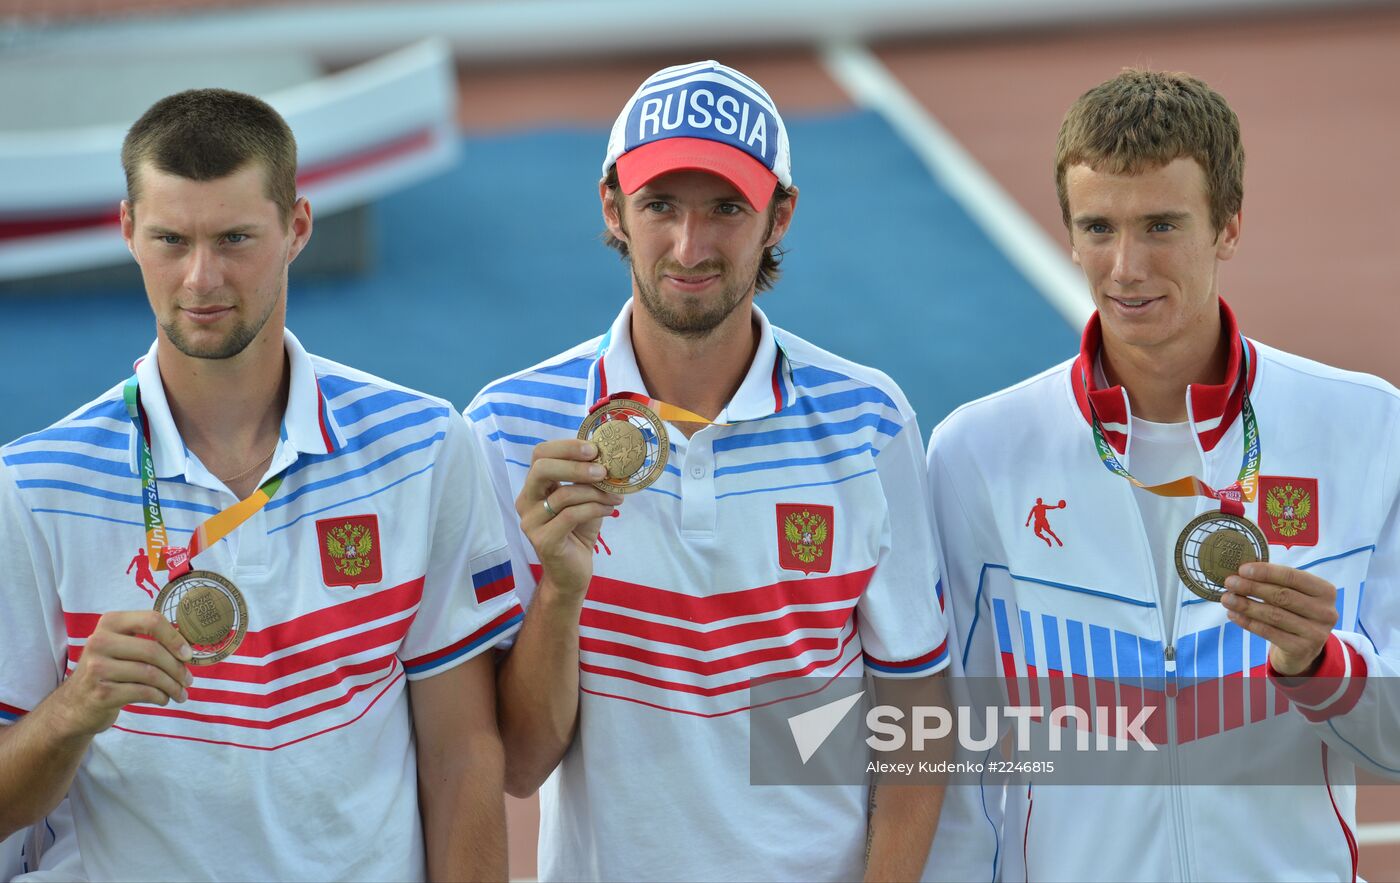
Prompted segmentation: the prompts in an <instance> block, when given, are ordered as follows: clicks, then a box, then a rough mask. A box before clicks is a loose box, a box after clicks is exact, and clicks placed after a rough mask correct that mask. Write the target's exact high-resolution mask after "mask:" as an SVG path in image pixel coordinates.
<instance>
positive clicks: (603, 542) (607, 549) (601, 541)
mask: <svg viewBox="0 0 1400 883" xmlns="http://www.w3.org/2000/svg"><path fill="white" fill-rule="evenodd" d="M621 514H622V513H621V512H619V511H617V510H616V509H614V510H612V511H611V512H609V513H608V517H609V518H616V517H618V516H619V515H621ZM600 545H601V546H602V549H599V548H598V547H599V546H600ZM600 551H602V552H606V553H608V554H609V555H611V554H612V548H611V547H609V546H608V541H607V540H605V539H603V531H602V530H601V529H599V531H598V541H597V542H595V543H594V544H593V554H594V555H597V554H598V553H599V552H600Z"/></svg>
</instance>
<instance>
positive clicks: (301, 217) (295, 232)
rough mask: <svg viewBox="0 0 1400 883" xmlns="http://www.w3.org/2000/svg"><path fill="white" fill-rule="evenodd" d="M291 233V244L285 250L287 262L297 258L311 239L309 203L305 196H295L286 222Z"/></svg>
mask: <svg viewBox="0 0 1400 883" xmlns="http://www.w3.org/2000/svg"><path fill="white" fill-rule="evenodd" d="M288 227H290V232H291V234H292V245H291V247H290V248H289V249H288V250H287V263H289V264H290V263H291V262H292V261H294V260H296V259H297V255H299V254H301V250H302V249H303V248H306V243H308V242H310V241H311V227H312V223H311V203H309V202H307V201H306V197H305V196H299V197H297V201H296V202H295V203H294V204H293V205H292V217H291V220H290V222H289V223H288Z"/></svg>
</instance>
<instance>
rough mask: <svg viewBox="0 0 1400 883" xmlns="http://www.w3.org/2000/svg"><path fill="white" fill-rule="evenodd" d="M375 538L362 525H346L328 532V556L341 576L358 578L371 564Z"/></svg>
mask: <svg viewBox="0 0 1400 883" xmlns="http://www.w3.org/2000/svg"><path fill="white" fill-rule="evenodd" d="M373 550H374V536H373V535H372V534H371V533H370V529H369V528H368V527H366V526H364V525H360V524H346V525H343V526H341V527H333V528H331V529H330V530H328V531H326V554H327V555H329V556H330V557H331V561H332V562H333V563H334V564H335V569H336V572H337V573H339V574H340V575H341V576H349V577H356V576H359V575H360V573H361V572H362V571H363V570H364V569H365V568H366V567H369V566H370V564H371V561H370V557H369V554H370V552H371V551H373Z"/></svg>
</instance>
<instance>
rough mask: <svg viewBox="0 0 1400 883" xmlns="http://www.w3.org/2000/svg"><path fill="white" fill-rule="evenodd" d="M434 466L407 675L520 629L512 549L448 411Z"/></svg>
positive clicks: (451, 662)
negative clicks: (420, 594)
mask: <svg viewBox="0 0 1400 883" xmlns="http://www.w3.org/2000/svg"><path fill="white" fill-rule="evenodd" d="M447 424H448V425H447V432H446V435H445V437H444V438H443V440H442V445H441V448H440V449H439V451H438V455H437V459H436V461H435V462H434V464H433V470H432V476H433V478H432V490H431V495H430V500H429V505H430V507H431V508H430V519H431V524H432V525H433V527H432V534H433V535H432V539H431V546H430V547H429V549H428V571H427V574H426V576H425V578H424V581H423V600H422V603H421V604H420V605H419V608H418V613H417V615H416V616H415V617H414V620H413V625H412V626H410V627H409V630H408V635H407V636H406V637H405V638H404V642H403V646H402V648H400V651H399V655H400V657H401V658H402V659H403V664H404V668H405V669H406V670H407V672H408V677H409V679H410V680H414V679H418V678H425V677H431V676H433V675H435V674H438V673H440V672H443V671H446V670H447V669H449V668H452V667H454V666H456V665H460V664H461V663H463V662H465V661H467V660H468V659H471V658H472V657H473V656H475V655H477V654H478V653H481V652H483V651H485V650H487V649H488V648H491V647H494V646H496V645H497V644H499V643H501V642H502V641H504V640H506V639H508V638H509V637H510V636H511V635H513V634H514V633H515V631H516V630H517V629H519V628H520V622H521V619H522V614H521V609H520V602H519V601H518V600H517V599H516V596H515V580H514V576H513V571H512V569H511V562H510V552H509V550H508V549H507V548H506V541H505V537H504V535H503V532H502V530H501V519H500V517H499V513H498V512H497V510H496V504H495V500H494V499H493V496H492V493H491V484H490V481H489V480H488V479H487V477H486V471H485V466H484V464H483V463H482V462H481V452H480V450H479V449H478V448H477V445H476V442H475V440H474V439H473V438H472V435H471V430H470V429H468V428H467V425H466V423H465V422H464V421H463V420H462V417H461V415H459V414H457V413H456V412H455V411H449V412H448V417H447Z"/></svg>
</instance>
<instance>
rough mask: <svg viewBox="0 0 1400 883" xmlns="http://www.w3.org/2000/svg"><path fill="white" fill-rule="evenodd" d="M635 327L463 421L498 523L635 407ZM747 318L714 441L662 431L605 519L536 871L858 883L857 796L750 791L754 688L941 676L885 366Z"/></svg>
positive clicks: (920, 504)
mask: <svg viewBox="0 0 1400 883" xmlns="http://www.w3.org/2000/svg"><path fill="white" fill-rule="evenodd" d="M631 316H632V304H631V303H630V302H629V303H628V304H627V305H626V306H625V307H624V308H623V310H622V312H621V314H620V315H619V316H618V317H617V320H616V321H615V322H614V323H613V325H612V328H611V329H610V330H609V331H608V332H607V333H606V334H604V335H603V336H602V337H600V338H597V339H595V340H591V341H588V342H587V343H584V344H581V345H579V346H577V347H575V348H573V349H571V350H569V351H568V352H565V353H563V354H561V355H560V356H557V357H555V358H553V359H550V360H548V361H546V362H544V363H542V364H540V365H538V366H536V367H534V368H530V369H528V370H526V371H523V372H521V373H519V374H515V375H512V376H510V377H507V378H505V379H503V380H500V381H498V382H496V383H493V384H491V385H489V386H487V387H486V389H484V390H483V391H482V392H481V393H480V394H479V395H478V396H477V398H476V399H475V401H474V402H473V403H472V404H471V405H470V406H469V407H468V409H467V416H468V418H469V420H470V421H471V424H472V426H473V427H474V428H475V429H476V431H477V433H478V436H479V437H480V438H481V439H482V441H483V444H484V446H485V448H486V450H487V460H488V469H489V472H490V474H491V477H492V480H493V481H494V483H495V485H496V495H497V500H498V502H499V503H500V505H501V507H502V511H503V512H504V513H505V514H506V517H507V519H508V522H509V523H516V516H515V511H514V505H513V502H512V501H513V500H514V498H515V497H516V495H517V494H518V493H519V491H520V487H521V483H522V481H523V479H524V476H525V474H526V471H527V470H528V467H529V463H530V460H531V450H532V448H533V447H534V446H535V445H537V444H539V443H540V442H541V441H544V440H546V439H553V438H563V437H571V436H573V435H574V434H575V433H576V432H577V430H578V427H579V424H580V422H581V421H582V419H583V417H584V416H585V415H586V414H587V412H588V410H589V406H590V405H591V404H592V403H594V402H596V401H598V400H599V399H601V398H603V397H605V396H608V395H610V394H612V393H617V392H624V391H630V392H641V393H645V392H646V390H645V387H644V385H643V383H642V379H641V375H640V372H639V370H638V368H637V364H636V359H635V356H634V354H633V350H632V345H631V338H630V331H629V329H630V322H631ZM754 318H755V321H756V322H757V324H758V326H759V329H760V339H759V346H758V350H757V353H756V354H755V356H754V359H753V362H752V364H751V366H750V368H749V371H748V373H747V375H746V377H745V378H744V380H743V382H742V384H741V385H740V388H739V390H738V392H737V393H736V394H735V395H734V397H733V399H732V400H731V401H730V402H729V404H728V405H727V406H726V407H725V409H724V411H723V412H722V413H721V414H720V415H719V416H718V420H719V421H720V422H721V423H725V424H729V425H716V426H709V427H705V428H703V429H701V430H700V431H698V432H696V433H695V434H694V435H693V436H691V437H690V438H686V437H685V436H684V435H683V434H682V433H681V432H680V431H679V430H676V429H674V428H672V429H670V430H669V432H668V435H669V447H670V450H669V462H668V464H667V465H666V468H665V472H664V474H663V475H662V476H661V478H660V479H659V480H658V481H657V482H656V483H655V484H653V485H651V486H650V487H648V488H647V489H646V490H644V491H642V492H640V493H637V494H634V495H631V496H629V497H628V498H627V500H626V501H625V502H624V503H623V504H622V505H621V506H620V507H619V508H618V510H617V512H616V517H613V518H608V519H605V520H604V523H603V527H602V533H601V536H600V538H599V541H598V545H597V549H596V552H595V555H594V576H593V580H592V583H591V584H590V586H589V589H588V595H587V599H586V600H585V603H584V607H583V611H582V617H581V621H580V625H579V637H580V686H581V690H582V696H581V699H580V712H579V734H578V738H577V740H576V742H575V744H574V746H573V747H572V748H571V750H570V751H569V753H568V754H567V755H566V756H565V758H564V761H563V763H562V765H561V768H560V769H559V770H558V771H557V772H556V774H555V775H554V777H553V778H552V779H551V781H550V783H549V785H548V786H547V787H546V790H545V794H544V804H543V806H544V816H543V820H542V830H541V873H542V876H543V877H545V878H546V879H550V878H561V879H579V878H584V879H592V878H598V877H602V878H634V877H652V878H658V877H659V878H668V879H669V878H677V877H688V878H695V877H699V878H706V879H720V878H726V877H736V876H737V877H743V878H764V877H799V878H812V877H831V876H833V875H835V876H838V877H844V876H859V874H860V873H861V869H862V867H863V865H862V861H863V849H864V837H865V803H864V794H863V789H859V788H851V789H846V788H810V789H781V788H777V789H775V788H751V787H749V786H748V764H747V758H748V751H749V747H748V715H747V713H746V712H747V710H748V708H749V699H748V688H749V685H750V681H751V680H753V679H756V678H762V679H767V678H773V677H799V676H801V677H807V678H812V679H815V680H814V684H815V683H817V682H818V681H823V680H825V679H829V678H832V677H835V676H838V675H848V676H849V675H861V674H863V673H866V672H872V673H874V674H877V675H882V676H894V677H901V676H903V677H908V676H923V675H929V674H932V673H934V672H936V671H938V670H939V669H941V668H942V667H943V666H944V665H945V664H946V663H947V654H946V648H945V643H944V639H945V627H944V622H943V616H942V613H941V606H940V599H939V582H938V570H937V564H936V561H935V558H934V555H933V553H932V551H931V543H930V536H931V533H930V527H929V522H928V516H927V513H926V511H925V505H924V497H923V493H924V487H925V477H924V467H923V465H922V462H923V453H922V449H923V445H922V441H921V438H920V435H919V430H918V426H917V423H916V420H915V416H914V413H913V411H912V409H911V408H910V407H909V404H908V402H907V401H906V400H905V398H904V396H903V395H902V393H901V392H900V391H899V389H898V387H896V386H895V384H894V383H893V382H892V381H891V380H890V379H889V378H888V377H886V376H885V375H883V374H881V373H880V372H878V371H875V370H872V369H870V368H866V367H862V366H859V365H855V364H853V363H851V362H848V361H845V360H843V359H840V358H837V357H836V356H833V355H831V354H830V353H827V352H824V351H823V350H821V349H819V348H817V347H815V346H813V345H812V344H810V343H807V342H806V341H803V340H801V339H799V338H797V337H795V336H793V335H791V334H788V333H786V332H784V331H781V330H779V329H776V328H774V327H773V326H771V325H770V324H769V322H768V320H767V318H766V317H765V316H764V315H763V313H762V311H760V310H758V309H757V308H756V307H755V308H754ZM507 544H508V546H509V548H510V550H511V558H512V563H513V566H514V568H515V570H516V572H517V574H519V576H520V583H521V585H520V590H521V594H522V596H523V597H526V598H528V597H529V595H530V594H531V592H532V590H533V587H534V584H535V581H536V580H537V579H538V578H539V574H540V569H539V562H538V559H537V558H536V556H535V555H534V553H533V550H532V549H531V547H530V545H529V543H528V541H527V540H526V539H525V537H524V536H523V535H522V534H521V532H520V531H519V529H518V528H517V529H514V530H508V531H507ZM796 792H802V793H800V794H798V793H796ZM715 813H722V814H723V820H722V823H721V821H717V820H715V819H712V818H709V817H710V816H712V815H713V814H715ZM789 827H791V828H792V833H791V834H790V833H789ZM779 829H781V830H782V831H783V832H784V833H783V838H785V839H784V841H783V844H782V845H781V846H778V845H775V844H774V843H773V842H770V841H771V836H770V834H769V833H766V832H772V831H775V830H779ZM760 841H762V842H760Z"/></svg>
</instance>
